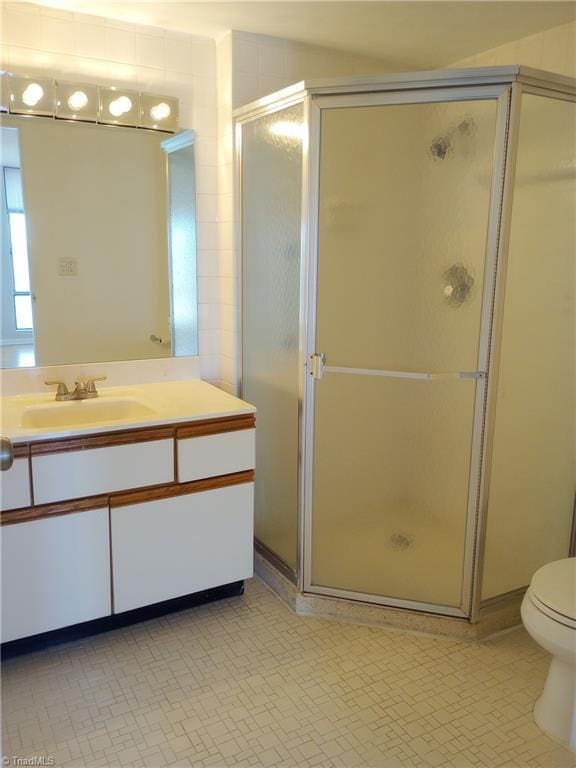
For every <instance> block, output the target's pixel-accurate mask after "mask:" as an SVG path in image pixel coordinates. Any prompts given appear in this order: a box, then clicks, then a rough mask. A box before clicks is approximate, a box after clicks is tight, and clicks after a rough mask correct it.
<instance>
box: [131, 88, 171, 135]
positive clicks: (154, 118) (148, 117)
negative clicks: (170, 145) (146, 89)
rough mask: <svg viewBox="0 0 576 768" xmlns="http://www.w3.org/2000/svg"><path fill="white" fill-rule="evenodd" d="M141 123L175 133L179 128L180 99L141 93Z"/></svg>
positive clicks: (158, 129)
mask: <svg viewBox="0 0 576 768" xmlns="http://www.w3.org/2000/svg"><path fill="white" fill-rule="evenodd" d="M140 125H141V126H142V128H153V129H155V130H157V131H167V132H169V133H174V132H175V131H176V130H177V128H178V99H171V98H169V97H168V96H151V95H150V94H148V93H141V94H140Z"/></svg>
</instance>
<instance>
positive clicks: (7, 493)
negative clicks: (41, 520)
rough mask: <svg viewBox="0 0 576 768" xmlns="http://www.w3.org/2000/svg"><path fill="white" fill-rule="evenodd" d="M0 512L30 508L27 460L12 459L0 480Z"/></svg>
mask: <svg viewBox="0 0 576 768" xmlns="http://www.w3.org/2000/svg"><path fill="white" fill-rule="evenodd" d="M0 485H1V490H0V497H1V499H2V511H4V510H6V509H20V508H21V507H29V506H30V469H29V467H28V459H14V464H12V466H11V467H10V469H8V470H6V471H4V472H2V477H1V478H0Z"/></svg>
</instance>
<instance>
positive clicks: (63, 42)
mask: <svg viewBox="0 0 576 768" xmlns="http://www.w3.org/2000/svg"><path fill="white" fill-rule="evenodd" d="M1 53H2V67H3V68H4V69H7V70H12V71H17V72H22V73H28V74H41V73H50V74H51V75H53V76H55V77H61V78H69V79H72V80H74V79H79V80H80V79H82V80H88V81H95V82H100V83H104V84H110V85H113V84H115V85H122V86H124V87H131V88H135V89H141V90H148V91H152V92H154V91H157V92H160V93H166V94H169V95H173V96H176V97H178V98H179V100H180V122H181V125H182V127H184V128H187V127H190V128H194V130H195V131H196V135H197V142H196V162H197V190H198V244H199V248H200V250H199V258H198V274H199V293H198V295H199V302H200V307H199V330H200V339H199V340H200V370H201V376H202V377H203V378H206V379H209V380H213V381H218V380H219V379H220V322H219V301H220V299H219V282H218V275H219V274H220V272H219V270H220V263H221V258H220V253H219V247H220V246H219V236H218V226H219V203H218V196H217V192H218V189H217V179H218V174H217V112H216V46H215V43H214V41H213V40H211V39H208V38H201V37H195V36H191V35H183V34H178V33H172V32H167V31H165V30H163V29H158V28H154V27H146V26H141V25H135V24H127V23H124V22H117V21H112V20H107V19H103V18H100V17H95V16H88V15H85V14H78V13H69V12H66V11H59V10H54V9H51V8H47V7H43V6H39V5H33V4H20V3H7V4H4V5H3V7H2V51H1ZM229 194H230V190H227V195H229ZM229 240H230V238H229V236H228V237H227V238H226V241H227V242H229Z"/></svg>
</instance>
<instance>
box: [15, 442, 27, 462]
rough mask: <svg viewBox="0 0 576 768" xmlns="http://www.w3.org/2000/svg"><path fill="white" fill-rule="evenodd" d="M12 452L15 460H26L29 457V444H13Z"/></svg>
mask: <svg viewBox="0 0 576 768" xmlns="http://www.w3.org/2000/svg"><path fill="white" fill-rule="evenodd" d="M12 451H13V453H14V458H15V459H27V458H28V457H29V456H30V443H15V444H14V445H13V446H12Z"/></svg>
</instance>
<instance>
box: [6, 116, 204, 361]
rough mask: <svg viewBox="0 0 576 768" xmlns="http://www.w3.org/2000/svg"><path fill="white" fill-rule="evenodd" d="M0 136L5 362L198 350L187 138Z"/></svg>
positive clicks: (53, 127) (119, 132) (51, 128)
mask: <svg viewBox="0 0 576 768" xmlns="http://www.w3.org/2000/svg"><path fill="white" fill-rule="evenodd" d="M0 134H1V135H0V161H1V164H2V174H1V178H0V187H1V212H0V215H1V217H2V219H1V224H0V231H1V235H2V236H1V243H2V272H1V275H2V283H1V291H2V315H1V328H0V364H1V366H2V367H4V368H11V367H26V366H33V365H41V366H44V365H61V364H68V363H84V362H105V361H114V360H141V359H146V358H159V357H168V356H171V355H196V354H198V342H197V299H196V222H195V180H194V146H193V133H192V131H185V132H183V133H181V134H177V135H176V136H172V137H170V138H167V135H166V134H163V133H160V132H158V131H148V130H143V129H134V128H124V127H118V126H113V127H110V126H103V125H94V124H88V123H78V122H67V121H59V120H53V119H50V118H37V117H34V118H31V117H14V116H8V115H2V116H1V118H0Z"/></svg>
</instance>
